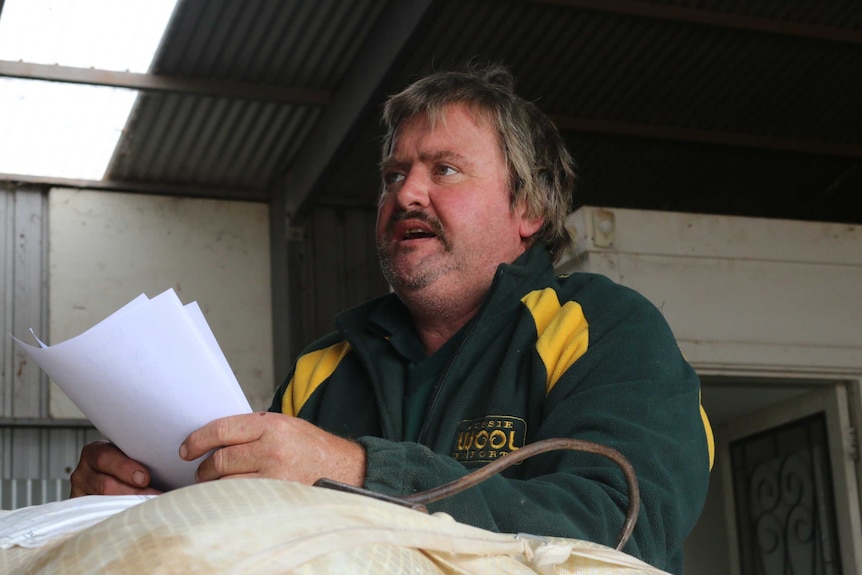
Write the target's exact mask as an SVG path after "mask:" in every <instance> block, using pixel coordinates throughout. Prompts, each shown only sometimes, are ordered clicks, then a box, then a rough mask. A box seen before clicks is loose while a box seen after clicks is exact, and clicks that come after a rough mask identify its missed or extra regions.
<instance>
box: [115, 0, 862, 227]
mask: <svg viewBox="0 0 862 575" xmlns="http://www.w3.org/2000/svg"><path fill="white" fill-rule="evenodd" d="M404 1H406V0H389V1H383V0H357V1H351V0H319V1H317V2H307V1H303V0H285V1H276V0H247V1H241V0H181V1H180V4H179V5H178V9H177V12H176V14H175V17H174V19H173V21H172V23H171V26H170V28H169V30H168V33H167V34H166V37H165V39H164V41H163V43H162V46H161V49H160V51H159V54H158V57H157V58H156V61H155V63H154V66H153V73H154V74H157V75H164V76H167V77H171V78H184V79H192V80H201V81H208V82H209V81H217V82H221V85H222V86H234V85H235V86H241V88H242V90H241V92H242V93H241V94H239V95H236V94H233V95H227V94H226V93H221V94H220V93H219V92H218V90H215V91H214V92H213V93H211V94H199V93H192V92H188V91H187V92H182V91H180V92H178V93H171V92H151V93H147V94H145V95H143V96H142V97H141V98H140V99H139V101H138V104H137V106H136V109H135V112H134V114H133V116H132V119H131V120H130V122H129V124H128V125H127V126H126V129H125V131H124V135H123V138H122V141H121V145H120V146H119V147H118V149H117V152H116V154H115V157H114V160H113V163H112V166H111V168H110V170H109V174H108V177H109V179H111V180H113V181H117V182H124V181H129V182H139V183H145V184H149V185H150V188H151V189H158V187H159V186H166V187H170V186H172V185H185V186H191V187H195V188H198V189H199V188H203V189H207V188H211V189H213V190H216V189H218V190H222V195H224V194H225V193H226V194H227V195H228V196H230V197H239V198H242V197H249V198H254V199H266V198H268V197H269V196H270V194H271V193H272V190H273V189H274V188H273V184H274V182H278V181H281V180H282V179H283V177H284V176H285V174H286V173H291V172H293V171H296V170H302V169H303V168H304V166H297V165H295V162H296V158H297V155H298V154H299V153H300V152H306V153H307V152H309V144H308V142H316V145H319V143H320V142H321V141H327V140H326V139H327V138H329V137H330V134H329V133H328V132H325V131H321V130H325V126H326V123H325V122H322V120H324V119H325V118H327V117H330V120H332V118H335V120H334V121H335V123H336V125H338V123H339V122H340V121H341V119H342V116H338V115H336V111H335V110H334V109H335V108H339V106H340V105H341V108H344V106H343V105H342V104H343V103H344V102H345V101H349V100H350V98H351V97H352V94H351V93H350V92H349V90H347V89H346V88H345V86H347V85H355V83H354V84H349V83H346V78H348V77H352V78H354V80H355V78H356V77H357V76H358V77H360V78H361V77H362V76H363V74H364V73H365V72H366V67H368V62H369V61H372V62H373V61H374V60H375V59H377V60H378V61H381V62H382V63H381V65H380V68H382V69H383V70H380V69H378V70H375V73H377V74H378V78H376V79H375V80H374V81H379V85H378V86H377V88H376V92H375V94H376V96H375V97H374V98H375V99H374V101H372V102H370V103H369V104H368V105H365V106H361V107H358V108H357V109H359V108H361V112H360V113H361V114H362V115H361V116H359V117H350V116H345V117H344V121H345V122H350V123H351V125H353V124H355V128H351V129H349V130H345V133H344V135H343V136H344V137H345V139H344V140H343V141H340V142H338V143H337V145H333V146H330V147H329V148H328V149H329V151H328V152H327V154H330V155H329V156H326V157H322V158H321V157H317V158H315V159H316V160H317V164H319V165H321V166H325V169H321V170H319V171H318V172H314V173H312V174H311V176H312V177H314V178H316V182H315V183H314V185H313V186H311V187H309V188H308V189H309V190H311V188H312V187H313V193H311V192H310V193H311V196H310V197H309V198H308V201H309V202H310V203H312V204H313V203H317V202H322V203H326V204H332V205H359V206H368V207H369V208H373V206H374V202H375V198H376V194H377V189H378V183H377V169H376V162H377V159H378V145H379V135H380V134H379V125H378V119H377V116H378V113H379V104H380V103H381V102H382V99H383V97H384V96H385V95H386V94H387V93H392V92H394V91H396V90H398V89H400V88H401V87H403V86H404V85H405V84H406V83H407V82H408V81H410V80H411V79H413V78H415V77H416V76H417V75H419V74H421V73H425V72H428V71H431V70H434V69H440V68H445V67H448V66H450V65H452V64H454V63H459V62H463V61H466V60H469V59H474V60H491V61H496V62H501V63H504V64H506V65H508V66H509V67H510V68H511V69H512V71H513V72H514V74H515V76H516V78H517V80H518V86H519V90H520V92H521V93H522V94H523V95H525V96H526V97H528V98H530V99H532V100H535V101H536V102H537V104H538V105H539V106H540V107H541V108H543V109H544V110H545V111H546V112H548V113H549V114H551V115H552V117H553V118H554V119H555V121H557V122H558V125H559V126H560V127H561V130H562V131H563V132H564V135H565V137H566V139H567V141H568V142H569V143H570V145H571V147H572V149H573V151H574V153H575V155H576V158H577V160H578V163H579V166H580V168H579V169H580V178H581V182H580V187H579V191H578V197H577V198H576V199H575V203H576V204H581V203H593V204H600V205H601V204H603V205H616V206H620V207H640V208H653V209H670V210H674V209H676V210H685V211H704V212H709V213H734V214H750V215H758V216H774V217H789V218H797V219H823V220H834V221H851V222H860V223H862V212H859V211H853V210H851V209H850V207H849V203H850V202H849V198H850V196H851V194H852V192H854V191H856V192H859V191H860V190H862V176H860V173H859V169H858V166H859V163H860V161H862V106H859V105H858V102H860V101H862V3H859V2H858V0H828V1H816V0H678V1H673V0H667V1H656V0H607V1H600V0H535V1H527V0H436V1H433V2H432V0H428V1H429V3H431V9H430V10H429V11H428V14H427V16H426V17H425V19H424V20H423V21H422V25H420V26H419V27H418V28H417V29H416V30H415V31H413V33H412V36H411V38H410V40H409V41H408V42H406V43H405V44H403V46H402V47H399V48H398V50H399V52H398V53H397V54H396V55H395V57H392V58H391V62H392V65H391V66H390V60H387V61H385V62H383V58H382V56H381V55H380V54H378V53H375V49H378V50H379V40H380V39H381V38H380V37H379V36H380V35H381V34H382V35H384V36H385V35H388V34H387V32H388V30H394V29H393V26H394V27H395V28H397V27H398V25H399V23H398V21H397V19H396V20H395V22H394V24H393V22H392V21H391V20H390V21H388V24H387V25H388V26H389V28H387V29H384V30H382V31H377V32H374V30H375V26H378V25H381V24H380V23H381V22H383V21H384V20H385V19H386V17H391V15H392V14H394V13H397V9H400V8H403V7H404V4H403V2H404ZM412 1H414V2H416V1H418V0H412ZM375 41H378V42H377V44H375ZM375 46H377V48H375ZM264 87H277V88H297V89H302V90H306V91H307V92H298V94H300V95H298V96H296V97H293V98H292V99H291V98H282V99H274V98H273V97H272V95H271V93H269V92H265V91H264V90H263V88H264ZM301 94H310V95H309V96H307V98H306V99H303V98H305V96H302V95H301ZM341 113H342V114H343V111H342V112H341ZM327 115H329V116H327ZM331 125H332V123H330V126H331ZM338 137H341V136H338ZM311 151H312V152H313V150H311ZM224 190H227V192H224ZM300 197H301V199H304V197H303V196H300Z"/></svg>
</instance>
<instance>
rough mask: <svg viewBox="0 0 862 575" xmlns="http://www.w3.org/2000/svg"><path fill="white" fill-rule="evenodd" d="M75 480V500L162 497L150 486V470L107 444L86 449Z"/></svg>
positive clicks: (95, 444)
mask: <svg viewBox="0 0 862 575" xmlns="http://www.w3.org/2000/svg"><path fill="white" fill-rule="evenodd" d="M71 479H72V492H71V497H79V496H81V495H156V494H158V493H160V491H158V490H156V489H153V488H152V487H150V486H149V485H150V472H149V470H148V469H147V468H146V467H144V466H143V465H141V464H140V463H138V462H137V461H135V460H134V459H130V458H129V457H127V456H126V454H125V453H123V452H122V451H120V449H119V448H118V447H117V446H116V445H114V444H113V443H109V442H107V441H96V442H94V443H90V444H89V445H86V446H84V449H83V450H81V459H80V461H79V462H78V467H76V468H75V471H73V472H72V478H71Z"/></svg>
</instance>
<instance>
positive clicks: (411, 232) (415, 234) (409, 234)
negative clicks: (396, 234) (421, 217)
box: [400, 228, 437, 240]
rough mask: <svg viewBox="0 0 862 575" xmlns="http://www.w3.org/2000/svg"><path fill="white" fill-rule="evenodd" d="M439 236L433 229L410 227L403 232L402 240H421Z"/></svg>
mask: <svg viewBox="0 0 862 575" xmlns="http://www.w3.org/2000/svg"><path fill="white" fill-rule="evenodd" d="M434 237H437V235H436V234H435V233H433V232H432V231H431V230H427V229H424V228H408V229H405V230H404V231H402V232H401V237H400V239H401V240H421V239H425V238H434Z"/></svg>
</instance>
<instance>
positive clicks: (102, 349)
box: [15, 289, 251, 490]
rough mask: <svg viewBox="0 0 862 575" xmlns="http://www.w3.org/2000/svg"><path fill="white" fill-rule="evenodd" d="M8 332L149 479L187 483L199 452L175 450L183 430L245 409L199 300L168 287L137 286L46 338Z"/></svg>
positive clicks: (163, 484)
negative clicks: (144, 290)
mask: <svg viewBox="0 0 862 575" xmlns="http://www.w3.org/2000/svg"><path fill="white" fill-rule="evenodd" d="M33 335H34V337H35V334H33ZM15 341H16V342H17V343H18V345H19V346H21V347H22V348H23V349H24V350H25V351H26V352H27V353H28V354H29V355H30V357H31V358H33V360H34V361H36V363H38V364H39V366H40V367H41V368H42V369H43V370H44V371H45V373H47V374H48V376H49V377H50V378H51V379H52V380H53V381H54V382H55V383H56V384H57V386H58V387H59V388H60V389H61V390H63V392H64V393H65V394H66V395H68V396H69V399H71V400H72V402H73V403H74V404H75V405H76V406H77V407H78V409H80V410H81V412H83V413H84V415H86V416H87V417H88V418H89V419H90V421H92V422H93V425H95V426H96V428H97V429H98V430H99V431H100V432H101V433H102V434H103V435H104V436H105V437H107V438H108V439H110V440H111V441H112V442H114V443H115V444H116V445H117V446H118V447H119V448H120V449H122V450H123V451H124V452H125V453H126V455H128V456H129V457H131V458H132V459H136V460H138V461H140V462H141V463H144V464H145V465H147V466H148V467H149V469H150V472H151V473H152V476H153V484H154V486H155V487H157V488H161V489H165V490H167V489H173V488H177V487H182V486H184V485H189V484H192V483H194V474H195V470H196V469H197V466H198V465H199V464H200V461H199V460H198V461H194V462H187V461H183V460H181V459H180V457H179V454H178V450H179V447H180V444H181V443H182V442H183V440H185V438H186V437H187V436H188V435H189V433H191V432H192V431H194V430H196V429H198V428H200V427H201V426H202V425H204V424H206V423H209V422H210V421H212V420H214V419H218V418H220V417H224V416H228V415H236V414H241V413H250V412H251V407H250V406H249V403H248V400H247V399H246V398H245V395H244V394H243V392H242V389H241V388H240V386H239V383H238V382H237V380H236V376H235V375H234V374H233V371H232V370H231V368H230V365H229V364H228V362H227V359H225V357H224V354H223V353H222V351H221V348H220V347H219V345H218V343H217V342H216V339H215V336H214V335H213V333H212V330H210V328H209V326H208V325H207V322H206V319H205V318H204V315H203V313H202V312H201V310H200V307H198V305H197V303H195V302H192V303H190V304H188V305H186V306H183V304H182V303H181V302H180V300H179V298H178V297H177V295H176V293H175V292H174V291H173V290H172V289H171V290H168V291H165V292H163V293H162V294H160V295H158V296H157V297H155V298H152V299H148V298H147V297H146V296H145V295H140V296H138V297H137V298H135V299H134V300H132V301H131V302H130V303H128V304H127V305H125V306H124V307H122V308H120V309H119V310H118V311H116V312H115V313H114V314H112V315H111V316H110V317H108V318H107V319H105V320H103V321H102V322H100V323H99V324H97V325H95V326H94V327H92V328H90V329H89V330H87V331H85V332H84V333H82V334H80V335H78V336H75V337H73V338H71V339H69V340H66V341H64V342H62V343H58V344H56V345H51V346H48V345H45V344H44V343H42V342H41V341H39V339H38V338H36V341H37V342H38V343H39V346H38V347H37V346H32V345H28V344H26V343H23V342H22V341H20V340H19V339H17V338H15Z"/></svg>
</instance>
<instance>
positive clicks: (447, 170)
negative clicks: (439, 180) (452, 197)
mask: <svg viewBox="0 0 862 575" xmlns="http://www.w3.org/2000/svg"><path fill="white" fill-rule="evenodd" d="M457 173H458V170H456V169H455V168H453V167H452V166H442V165H441V166H437V175H438V176H452V175H454V174H457Z"/></svg>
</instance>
